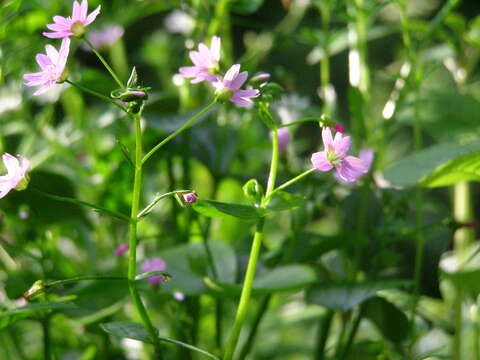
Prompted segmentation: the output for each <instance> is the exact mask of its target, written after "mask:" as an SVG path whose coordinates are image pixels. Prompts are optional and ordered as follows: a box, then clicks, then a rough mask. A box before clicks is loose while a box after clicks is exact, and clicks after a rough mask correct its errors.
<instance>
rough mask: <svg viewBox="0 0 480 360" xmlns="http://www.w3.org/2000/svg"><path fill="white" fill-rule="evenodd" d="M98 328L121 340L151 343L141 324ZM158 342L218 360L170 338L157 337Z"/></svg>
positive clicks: (121, 324)
mask: <svg viewBox="0 0 480 360" xmlns="http://www.w3.org/2000/svg"><path fill="white" fill-rule="evenodd" d="M100 327H101V328H102V329H103V330H104V331H105V332H107V333H109V334H111V335H114V336H118V337H121V338H127V339H134V340H138V341H142V342H144V343H148V344H151V343H152V341H151V340H150V338H149V336H148V333H147V331H146V330H145V328H144V327H143V325H142V324H138V323H133V322H126V321H118V322H110V323H106V324H101V325H100ZM158 338H159V339H160V341H163V342H168V343H171V344H175V345H178V346H181V347H184V348H186V349H189V350H191V351H196V352H198V353H200V354H202V355H205V356H207V357H209V358H211V359H216V360H219V358H218V357H216V356H215V355H213V354H210V353H209V352H207V351H205V350H202V349H199V348H197V347H195V346H192V345H189V344H186V343H184V342H181V341H178V340H173V339H170V338H166V337H163V336H158Z"/></svg>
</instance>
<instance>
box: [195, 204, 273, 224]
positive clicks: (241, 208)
mask: <svg viewBox="0 0 480 360" xmlns="http://www.w3.org/2000/svg"><path fill="white" fill-rule="evenodd" d="M192 208H193V209H194V210H195V211H196V212H198V213H199V214H202V215H205V216H208V217H212V218H224V217H236V218H239V219H242V220H257V219H259V218H261V217H262V216H264V215H265V211H262V210H261V209H259V208H256V207H254V206H249V205H240V204H229V203H223V202H219V201H213V200H198V201H197V202H196V203H195V204H193V206H192Z"/></svg>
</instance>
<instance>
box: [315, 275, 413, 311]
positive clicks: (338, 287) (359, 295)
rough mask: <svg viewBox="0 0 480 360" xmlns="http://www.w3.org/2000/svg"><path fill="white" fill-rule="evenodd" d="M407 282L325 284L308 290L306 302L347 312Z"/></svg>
mask: <svg viewBox="0 0 480 360" xmlns="http://www.w3.org/2000/svg"><path fill="white" fill-rule="evenodd" d="M406 284H408V282H407V281H371V282H364V283H352V282H343V283H325V284H318V285H315V286H314V287H312V288H310V289H309V290H308V292H307V301H308V302H310V303H313V304H317V305H321V306H325V307H327V308H329V309H337V310H343V311H347V310H350V309H351V308H353V307H354V306H356V305H359V304H361V303H363V302H364V301H366V300H368V299H370V298H372V297H374V296H376V294H377V292H378V291H380V290H386V289H391V288H397V287H401V286H404V285H406Z"/></svg>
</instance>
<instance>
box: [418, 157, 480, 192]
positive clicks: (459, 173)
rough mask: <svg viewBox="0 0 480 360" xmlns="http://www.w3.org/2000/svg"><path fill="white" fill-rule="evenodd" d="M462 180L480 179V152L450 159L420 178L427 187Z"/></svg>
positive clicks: (447, 184) (450, 183)
mask: <svg viewBox="0 0 480 360" xmlns="http://www.w3.org/2000/svg"><path fill="white" fill-rule="evenodd" d="M460 181H480V152H473V153H471V154H468V155H464V156H460V157H459V158H456V159H454V160H450V161H448V162H447V163H446V164H444V165H441V166H439V167H438V168H437V169H435V171H434V172H433V173H431V174H430V175H427V176H426V177H424V178H423V179H422V180H420V183H421V184H422V185H423V186H426V187H439V186H450V185H453V184H455V183H458V182H460Z"/></svg>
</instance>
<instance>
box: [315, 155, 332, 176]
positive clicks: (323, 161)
mask: <svg viewBox="0 0 480 360" xmlns="http://www.w3.org/2000/svg"><path fill="white" fill-rule="evenodd" d="M311 162H312V164H313V166H314V167H315V169H317V170H320V171H328V170H330V169H332V168H333V165H332V164H330V162H329V161H328V160H327V155H326V153H325V151H320V152H316V153H314V154H313V155H312V158H311Z"/></svg>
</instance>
